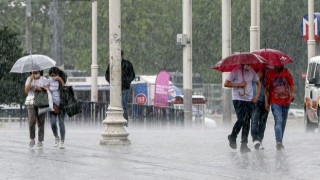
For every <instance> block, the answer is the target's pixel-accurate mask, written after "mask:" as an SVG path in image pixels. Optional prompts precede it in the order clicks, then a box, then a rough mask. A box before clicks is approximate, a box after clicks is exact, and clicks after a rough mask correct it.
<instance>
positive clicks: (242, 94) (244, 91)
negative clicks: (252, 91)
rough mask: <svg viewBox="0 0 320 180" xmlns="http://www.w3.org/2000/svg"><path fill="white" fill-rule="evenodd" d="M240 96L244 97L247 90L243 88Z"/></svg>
mask: <svg viewBox="0 0 320 180" xmlns="http://www.w3.org/2000/svg"><path fill="white" fill-rule="evenodd" d="M238 94H239V96H244V95H246V88H243V93H240V91H239V92H238Z"/></svg>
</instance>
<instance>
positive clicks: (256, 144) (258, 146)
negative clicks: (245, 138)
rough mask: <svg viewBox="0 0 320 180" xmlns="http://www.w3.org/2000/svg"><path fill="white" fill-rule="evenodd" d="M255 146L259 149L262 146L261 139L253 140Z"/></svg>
mask: <svg viewBox="0 0 320 180" xmlns="http://www.w3.org/2000/svg"><path fill="white" fill-rule="evenodd" d="M253 146H254V148H255V149H256V150H257V149H259V148H260V142H259V141H253Z"/></svg>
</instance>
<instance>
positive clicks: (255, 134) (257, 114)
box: [251, 68, 269, 149]
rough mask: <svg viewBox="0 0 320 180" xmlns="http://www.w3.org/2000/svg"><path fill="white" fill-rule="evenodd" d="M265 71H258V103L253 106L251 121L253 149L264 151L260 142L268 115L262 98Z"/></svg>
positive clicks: (265, 69)
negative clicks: (259, 85)
mask: <svg viewBox="0 0 320 180" xmlns="http://www.w3.org/2000/svg"><path fill="white" fill-rule="evenodd" d="M267 70H268V69H267V68H261V69H259V71H258V76H259V80H260V84H261V88H260V94H259V97H258V102H257V103H255V104H254V111H253V115H252V121H251V136H252V140H253V146H254V148H255V149H264V147H263V146H262V140H263V138H264V131H265V129H266V123H267V119H268V114H269V111H268V110H267V109H266V108H265V97H264V79H265V74H266V73H267Z"/></svg>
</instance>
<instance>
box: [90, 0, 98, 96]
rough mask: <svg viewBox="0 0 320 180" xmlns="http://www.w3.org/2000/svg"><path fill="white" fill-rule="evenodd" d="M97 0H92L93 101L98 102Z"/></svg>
mask: <svg viewBox="0 0 320 180" xmlns="http://www.w3.org/2000/svg"><path fill="white" fill-rule="evenodd" d="M97 16H98V15H97V0H93V1H92V53H91V57H92V64H91V80H92V81H91V82H92V84H91V101H92V102H98V63H97Z"/></svg>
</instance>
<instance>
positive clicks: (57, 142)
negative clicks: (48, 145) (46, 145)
mask: <svg viewBox="0 0 320 180" xmlns="http://www.w3.org/2000/svg"><path fill="white" fill-rule="evenodd" d="M59 142H60V138H59V136H57V137H56V138H55V140H54V147H58V146H59Z"/></svg>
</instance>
